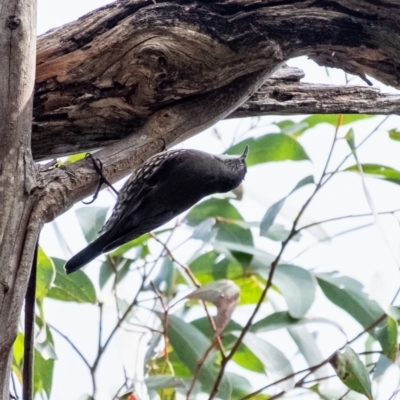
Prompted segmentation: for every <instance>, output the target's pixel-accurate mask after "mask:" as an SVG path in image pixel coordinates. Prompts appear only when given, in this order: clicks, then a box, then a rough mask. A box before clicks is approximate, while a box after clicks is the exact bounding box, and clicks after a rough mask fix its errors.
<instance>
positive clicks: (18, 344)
mask: <svg viewBox="0 0 400 400" xmlns="http://www.w3.org/2000/svg"><path fill="white" fill-rule="evenodd" d="M23 355H24V334H23V333H22V332H18V334H17V337H16V339H15V341H14V344H13V365H15V366H16V367H17V368H18V369H21V367H22V357H23Z"/></svg>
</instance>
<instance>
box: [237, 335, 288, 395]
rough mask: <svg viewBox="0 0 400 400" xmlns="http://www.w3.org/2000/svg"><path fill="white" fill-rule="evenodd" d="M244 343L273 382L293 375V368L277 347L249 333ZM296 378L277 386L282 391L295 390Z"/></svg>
mask: <svg viewBox="0 0 400 400" xmlns="http://www.w3.org/2000/svg"><path fill="white" fill-rule="evenodd" d="M243 343H244V344H245V345H246V346H247V347H248V348H249V349H250V350H251V351H252V352H253V353H254V354H257V357H258V358H259V359H260V361H261V362H262V363H263V364H264V366H265V371H266V373H267V374H268V375H269V376H270V377H271V378H272V380H273V381H277V380H280V379H282V378H285V377H287V376H290V375H292V374H293V368H292V365H291V364H290V362H289V360H288V359H287V358H286V356H285V355H284V354H283V353H282V352H281V351H280V350H279V349H277V348H276V347H275V346H273V345H272V344H270V343H268V342H267V341H265V340H263V339H260V338H259V337H258V336H256V335H255V334H254V333H251V332H248V333H247V334H246V336H245V337H244V340H243ZM294 383H295V381H294V377H293V376H292V377H291V378H288V379H286V380H284V381H282V382H280V383H278V384H277V386H279V387H280V388H281V389H282V390H285V391H287V390H291V389H293V388H294Z"/></svg>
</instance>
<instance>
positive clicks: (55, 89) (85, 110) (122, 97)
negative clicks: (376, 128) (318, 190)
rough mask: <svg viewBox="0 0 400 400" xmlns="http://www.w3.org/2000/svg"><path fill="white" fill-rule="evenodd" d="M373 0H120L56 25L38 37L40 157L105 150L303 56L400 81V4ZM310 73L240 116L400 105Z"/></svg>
mask: <svg viewBox="0 0 400 400" xmlns="http://www.w3.org/2000/svg"><path fill="white" fill-rule="evenodd" d="M342 3H343V4H342ZM361 3H362V4H360V1H359V0H346V1H344V0H337V1H334V2H330V3H329V6H328V7H327V6H326V5H325V2H315V1H312V0H305V1H301V2H298V1H293V2H289V3H288V4H286V3H285V4H281V5H279V4H276V2H273V3H270V2H267V3H266V2H259V1H248V0H236V1H234V2H232V1H216V2H209V1H205V0H204V1H201V0H199V1H196V2H188V1H186V0H175V1H171V2H169V1H163V2H149V1H144V0H143V1H141V0H120V1H117V2H115V3H112V4H110V5H108V6H106V7H103V8H101V9H99V10H96V11H94V12H92V13H89V14H87V15H86V16H84V17H82V18H80V19H79V20H78V21H76V22H73V23H71V24H68V25H65V26H64V27H61V28H59V29H57V30H53V31H50V32H49V33H47V34H45V35H43V36H42V37H41V38H39V41H38V58H37V77H36V90H35V107H34V121H33V138H32V149H33V153H34V156H35V159H37V160H40V159H44V158H51V157H57V156H61V155H66V154H71V153H74V152H75V153H77V152H80V151H91V150H93V149H95V148H100V147H104V146H105V145H107V144H110V143H113V142H115V141H118V140H120V139H121V138H123V137H126V136H128V135H130V134H135V133H137V132H139V130H140V128H141V127H143V126H144V125H145V124H146V123H147V122H148V121H149V118H150V117H151V116H152V115H153V114H154V113H155V112H158V111H161V110H163V109H165V108H166V107H169V106H170V105H172V104H178V103H185V102H186V101H189V102H190V100H191V98H192V97H196V96H206V95H207V93H210V92H213V91H214V90H218V89H222V88H224V87H226V86H227V85H229V84H230V83H231V82H233V81H234V80H236V79H240V78H241V77H243V76H246V75H249V74H251V73H254V72H255V71H257V70H261V69H264V68H265V69H270V68H271V66H272V67H273V69H277V68H278V67H279V65H280V64H281V63H282V61H286V60H288V59H290V58H293V57H297V56H300V55H307V56H309V57H310V58H312V59H314V60H315V61H317V62H318V63H320V64H321V65H327V66H332V67H337V68H342V69H344V70H345V71H346V72H349V73H352V74H354V75H358V76H360V77H361V78H363V79H364V80H367V79H366V78H365V76H366V74H368V75H371V76H373V77H375V78H377V79H379V80H380V81H382V82H384V83H386V84H388V85H392V86H394V87H400V85H399V82H400V72H399V71H400V56H399V54H400V51H399V49H400V33H399V32H397V31H396V30H395V29H393V27H395V26H400V12H399V11H400V9H399V5H397V4H394V3H393V1H390V0H381V1H380V3H379V5H375V4H374V3H373V2H361ZM299 15H301V18H299ZM389 35H390V38H391V40H387V37H388V36H389ZM300 74H301V72H300ZM298 80H299V78H297V79H296V80H295V81H294V82H293V81H292V82H290V81H289V82H287V80H286V81H285V79H274V80H273V81H272V80H271V82H270V83H271V84H270V83H268V84H267V85H266V86H265V87H264V88H263V90H262V91H260V93H259V94H258V95H256V96H255V97H254V98H253V100H252V101H251V102H250V103H249V104H247V105H246V106H244V107H242V109H241V110H238V111H237V113H235V114H233V116H235V117H243V116H250V115H265V114H276V113H318V112H321V113H325V112H329V113H332V112H341V113H345V112H354V113H364V112H368V113H370V112H372V113H376V112H379V113H391V112H394V113H396V112H398V110H399V105H398V103H399V99H398V97H395V96H390V95H389V96H383V95H380V94H379V93H378V92H376V91H374V90H373V89H366V88H363V89H362V88H361V87H356V88H351V89H349V88H341V87H324V86H313V85H307V84H299V83H296V82H298ZM271 85H272V86H271ZM239 105H240V104H238V106H239ZM231 111H233V110H231ZM224 117H226V116H224Z"/></svg>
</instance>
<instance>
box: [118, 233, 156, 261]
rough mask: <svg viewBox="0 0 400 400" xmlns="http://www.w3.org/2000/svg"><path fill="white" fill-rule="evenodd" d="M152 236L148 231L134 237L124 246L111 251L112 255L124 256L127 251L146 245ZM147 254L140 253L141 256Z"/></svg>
mask: <svg viewBox="0 0 400 400" xmlns="http://www.w3.org/2000/svg"><path fill="white" fill-rule="evenodd" d="M150 238H151V236H150V234H148V233H146V234H144V235H142V236H139V237H138V238H136V239H133V240H131V241H129V242H127V243H125V244H123V245H122V246H119V247H118V248H117V249H115V250H114V251H113V252H112V253H110V256H111V257H114V258H118V257H122V256H124V255H125V253H127V252H128V251H129V250H131V249H134V248H135V247H140V246H142V247H144V246H145V245H146V243H147V241H148V240H149V239H150ZM145 255H146V254H144V253H142V254H140V257H141V258H144V257H145Z"/></svg>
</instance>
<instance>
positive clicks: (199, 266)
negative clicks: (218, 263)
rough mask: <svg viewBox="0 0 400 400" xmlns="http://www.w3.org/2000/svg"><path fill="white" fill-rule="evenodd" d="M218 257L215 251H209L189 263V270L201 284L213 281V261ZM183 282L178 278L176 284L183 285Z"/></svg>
mask: <svg viewBox="0 0 400 400" xmlns="http://www.w3.org/2000/svg"><path fill="white" fill-rule="evenodd" d="M218 256H219V253H217V252H216V251H209V252H207V253H204V254H202V255H200V256H199V257H197V258H196V259H194V260H193V261H191V262H190V264H189V266H190V270H191V271H192V273H193V274H194V276H195V277H196V279H197V280H198V281H199V282H200V283H201V284H203V285H204V284H205V283H208V282H211V281H213V280H214V279H213V277H212V274H213V269H214V265H215V260H216V259H217V257H218ZM183 282H184V280H183V278H182V277H178V279H177V283H183Z"/></svg>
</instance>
